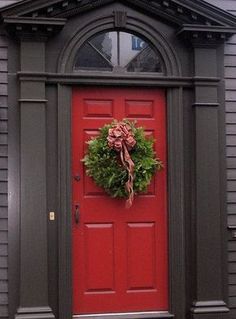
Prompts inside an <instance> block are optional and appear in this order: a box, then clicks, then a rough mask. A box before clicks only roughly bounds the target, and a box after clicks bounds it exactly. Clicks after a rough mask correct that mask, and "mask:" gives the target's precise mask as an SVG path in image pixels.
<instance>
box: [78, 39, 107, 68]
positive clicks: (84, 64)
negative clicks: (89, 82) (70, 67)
mask: <svg viewBox="0 0 236 319" xmlns="http://www.w3.org/2000/svg"><path fill="white" fill-rule="evenodd" d="M75 69H80V70H83V69H84V70H87V69H91V70H97V69H99V70H104V71H112V65H111V64H110V63H109V61H107V60H106V59H105V58H104V57H103V56H102V55H101V54H100V53H99V52H98V51H97V50H95V48H93V47H92V46H91V45H90V44H89V43H87V44H85V45H84V46H83V47H82V48H81V49H80V50H79V52H78V55H77V59H76V63H75Z"/></svg>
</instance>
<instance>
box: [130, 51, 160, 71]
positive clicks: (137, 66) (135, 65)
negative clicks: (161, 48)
mask: <svg viewBox="0 0 236 319" xmlns="http://www.w3.org/2000/svg"><path fill="white" fill-rule="evenodd" d="M127 71H128V72H162V68H161V64H160V60H159V58H158V56H157V55H156V52H154V50H153V49H152V48H150V47H149V46H147V47H146V48H144V49H143V50H142V51H141V52H139V53H138V54H137V55H136V56H135V57H134V58H133V60H131V61H130V62H129V64H128V65H127Z"/></svg>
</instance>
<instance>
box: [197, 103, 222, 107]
mask: <svg viewBox="0 0 236 319" xmlns="http://www.w3.org/2000/svg"><path fill="white" fill-rule="evenodd" d="M219 105H220V104H219V103H193V106H194V107H218V106H219Z"/></svg>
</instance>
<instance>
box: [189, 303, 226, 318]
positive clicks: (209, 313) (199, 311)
mask: <svg viewBox="0 0 236 319" xmlns="http://www.w3.org/2000/svg"><path fill="white" fill-rule="evenodd" d="M191 312H192V315H191V318H192V319H227V318H229V308H228V307H227V305H226V303H225V302H224V301H222V300H209V301H196V302H194V303H193V306H192V308H191Z"/></svg>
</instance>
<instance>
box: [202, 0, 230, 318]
mask: <svg viewBox="0 0 236 319" xmlns="http://www.w3.org/2000/svg"><path fill="white" fill-rule="evenodd" d="M208 2H210V3H211V4H214V5H216V6H218V7H220V8H222V9H225V10H227V11H228V12H230V13H231V14H234V15H236V1H235V0H208ZM225 85H226V96H225V106H226V146H227V149H226V152H227V211H228V225H229V226H235V225H236V35H235V36H233V37H231V38H230V40H229V41H228V42H227V44H226V45H225ZM228 272H229V290H228V291H229V306H230V308H231V316H230V318H231V319H235V318H236V241H235V240H232V239H229V242H228Z"/></svg>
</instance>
